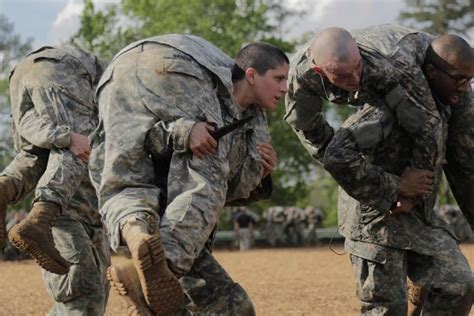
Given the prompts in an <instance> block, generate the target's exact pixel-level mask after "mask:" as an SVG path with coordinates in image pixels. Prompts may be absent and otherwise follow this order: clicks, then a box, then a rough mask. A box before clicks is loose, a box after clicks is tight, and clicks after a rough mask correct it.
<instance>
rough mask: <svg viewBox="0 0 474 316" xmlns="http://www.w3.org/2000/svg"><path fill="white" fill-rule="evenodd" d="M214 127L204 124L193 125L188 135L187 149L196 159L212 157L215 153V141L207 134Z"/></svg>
mask: <svg viewBox="0 0 474 316" xmlns="http://www.w3.org/2000/svg"><path fill="white" fill-rule="evenodd" d="M213 130H214V127H213V126H212V125H209V124H207V123H206V122H199V123H196V124H194V126H193V127H192V128H191V132H190V134H189V148H190V149H191V151H192V152H193V154H194V155H196V156H197V157H198V158H200V159H202V158H204V156H205V155H213V154H215V153H216V151H217V141H216V140H215V139H214V138H213V137H212V136H211V134H209V132H210V131H213Z"/></svg>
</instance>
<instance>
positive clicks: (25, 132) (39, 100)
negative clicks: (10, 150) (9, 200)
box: [3, 46, 101, 215]
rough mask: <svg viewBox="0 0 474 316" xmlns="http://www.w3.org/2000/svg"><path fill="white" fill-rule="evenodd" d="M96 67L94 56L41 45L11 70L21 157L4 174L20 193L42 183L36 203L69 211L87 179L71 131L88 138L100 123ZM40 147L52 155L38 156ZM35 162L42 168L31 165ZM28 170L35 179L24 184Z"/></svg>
mask: <svg viewBox="0 0 474 316" xmlns="http://www.w3.org/2000/svg"><path fill="white" fill-rule="evenodd" d="M98 63H99V61H97V60H96V57H95V56H93V55H91V54H89V53H86V52H84V51H82V50H80V49H76V48H71V47H68V46H63V47H57V48H52V47H42V48H40V49H38V50H37V51H34V52H32V53H31V54H29V55H28V57H26V58H25V59H24V60H22V61H21V62H20V63H19V64H18V65H17V66H16V67H15V68H14V70H13V71H12V73H11V75H10V97H11V103H12V116H13V135H14V143H15V148H16V150H17V152H18V153H19V154H20V156H19V157H18V159H15V160H14V161H13V162H12V163H11V164H10V165H9V166H8V167H7V168H6V170H5V171H4V173H3V175H6V176H10V177H11V178H12V180H13V181H14V182H15V183H16V186H17V188H22V189H21V190H19V191H18V192H20V195H22V193H23V192H25V191H28V190H29V189H31V188H32V187H33V186H34V185H36V183H37V182H38V185H37V188H36V194H35V200H36V201H48V202H53V203H56V204H58V205H60V206H61V207H62V208H65V207H66V205H67V201H68V200H69V199H70V198H71V196H72V195H73V194H74V192H75V190H76V189H77V187H78V186H79V185H80V183H81V181H82V179H83V178H84V177H87V167H86V166H85V165H84V164H83V163H82V162H81V161H80V160H79V159H77V158H76V157H74V156H73V155H72V153H71V152H70V151H69V150H68V149H67V147H68V146H69V141H70V140H69V134H70V132H72V131H74V132H76V133H80V134H83V135H89V134H90V133H91V132H92V131H93V130H94V128H95V126H96V125H97V107H96V106H95V104H94V87H95V84H96V83H97V78H98V76H100V73H101V70H100V67H99V66H97V65H98ZM38 148H42V149H47V150H50V153H49V157H48V156H47V155H46V154H45V152H44V151H43V153H42V154H37V153H38V151H40V149H38ZM20 158H21V159H20ZM26 159H30V161H25V160H26ZM45 159H47V160H48V165H47V167H46V169H44V166H45ZM35 164H38V167H32V166H34V165H35ZM25 168H31V169H29V171H26V170H24V169H25ZM25 172H29V175H30V176H31V178H30V179H31V180H29V182H30V184H25V183H22V181H24V179H25V178H26V177H25V176H24V175H23V177H22V176H21V175H22V174H25ZM35 180H37V181H35ZM28 185H29V187H27V186H28ZM23 188H25V189H23ZM84 215H86V214H84Z"/></svg>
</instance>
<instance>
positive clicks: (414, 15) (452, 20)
mask: <svg viewBox="0 0 474 316" xmlns="http://www.w3.org/2000/svg"><path fill="white" fill-rule="evenodd" d="M405 2H406V5H407V9H406V10H405V11H402V12H401V13H400V16H399V19H400V20H401V21H402V22H404V21H407V22H408V23H409V24H410V25H412V26H416V27H421V28H422V29H423V30H424V31H426V32H428V33H432V34H445V33H449V32H454V33H457V34H459V35H463V36H468V37H469V32H470V31H472V30H473V28H474V2H473V1H472V0H405Z"/></svg>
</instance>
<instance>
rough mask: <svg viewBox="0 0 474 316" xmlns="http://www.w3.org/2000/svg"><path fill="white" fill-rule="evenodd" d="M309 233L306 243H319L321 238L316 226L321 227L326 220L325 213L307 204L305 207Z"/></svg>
mask: <svg viewBox="0 0 474 316" xmlns="http://www.w3.org/2000/svg"><path fill="white" fill-rule="evenodd" d="M304 212H305V219H306V226H307V233H306V243H307V244H308V245H318V244H319V239H318V236H317V233H316V228H317V227H319V226H320V225H321V224H322V222H323V220H324V213H323V212H322V211H321V209H319V208H317V207H312V206H307V207H306V208H305V209H304Z"/></svg>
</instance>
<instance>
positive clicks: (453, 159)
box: [443, 93, 474, 230]
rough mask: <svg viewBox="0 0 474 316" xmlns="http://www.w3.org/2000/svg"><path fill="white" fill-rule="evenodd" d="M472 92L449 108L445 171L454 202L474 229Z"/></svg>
mask: <svg viewBox="0 0 474 316" xmlns="http://www.w3.org/2000/svg"><path fill="white" fill-rule="evenodd" d="M472 105H473V104H472V93H471V94H467V95H465V96H463V97H462V98H461V101H460V102H459V104H457V105H456V106H453V107H452V115H451V117H450V118H449V132H448V142H447V151H446V158H447V160H448V164H446V165H444V166H443V167H444V171H445V173H446V177H447V179H448V182H449V185H450V187H451V190H452V191H453V194H454V196H455V198H456V201H457V203H458V205H459V207H460V208H461V210H462V212H463V214H464V216H465V217H466V219H467V220H468V222H469V224H470V225H471V228H472V229H473V230H474V160H473V159H472V157H473V155H474V144H473V135H474V125H473V124H472V121H473V120H474V106H472Z"/></svg>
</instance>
